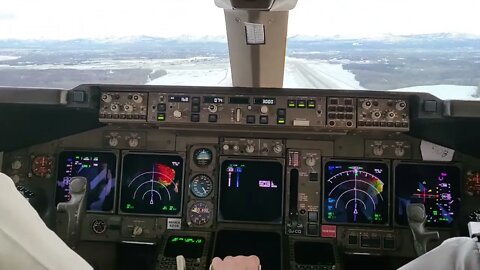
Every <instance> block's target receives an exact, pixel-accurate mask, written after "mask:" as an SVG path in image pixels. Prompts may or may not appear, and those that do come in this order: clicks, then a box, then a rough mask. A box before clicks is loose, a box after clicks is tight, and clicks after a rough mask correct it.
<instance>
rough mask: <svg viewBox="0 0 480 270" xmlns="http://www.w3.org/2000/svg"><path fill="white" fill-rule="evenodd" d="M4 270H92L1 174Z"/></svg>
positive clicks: (0, 236)
mask: <svg viewBox="0 0 480 270" xmlns="http://www.w3.org/2000/svg"><path fill="white" fill-rule="evenodd" d="M0 217H1V218H0V269H16V270H33V269H35V270H44V269H45V270H65V269H69V270H92V269H93V268H92V267H91V266H90V265H89V264H88V263H87V262H86V261H85V260H84V259H83V258H82V257H80V256H79V255H78V254H77V253H75V252H74V251H73V250H71V249H70V248H69V247H68V246H67V245H66V244H65V243H64V242H63V241H62V240H61V239H60V238H59V237H58V236H57V235H56V234H55V233H54V232H52V231H51V230H50V229H48V227H47V226H46V225H45V223H44V222H43V220H42V219H41V218H40V216H39V215H38V213H37V212H36V211H35V209H34V208H33V207H32V206H31V205H30V204H29V203H28V202H27V200H26V199H25V198H24V197H23V196H22V195H21V194H20V193H19V192H18V191H17V189H16V187H15V185H14V183H13V181H12V180H11V179H10V178H9V177H8V176H6V175H4V174H2V173H0Z"/></svg>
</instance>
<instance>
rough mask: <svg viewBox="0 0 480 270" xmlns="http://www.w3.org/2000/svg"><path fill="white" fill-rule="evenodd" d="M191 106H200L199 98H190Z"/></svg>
mask: <svg viewBox="0 0 480 270" xmlns="http://www.w3.org/2000/svg"><path fill="white" fill-rule="evenodd" d="M192 104H195V105H199V104H200V98H199V97H192Z"/></svg>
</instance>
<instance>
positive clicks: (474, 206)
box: [0, 0, 480, 270]
mask: <svg viewBox="0 0 480 270" xmlns="http://www.w3.org/2000/svg"><path fill="white" fill-rule="evenodd" d="M301 1H302V0H300V1H298V2H299V3H298V5H300V2H301ZM205 2H208V3H205V4H206V5H210V6H211V8H212V9H218V8H221V9H223V10H224V16H225V25H226V29H227V37H228V57H229V62H230V70H229V73H228V76H229V77H231V86H186V85H183V86H181V85H167V84H165V85H144V84H115V83H96V82H92V83H85V84H80V85H78V86H76V87H73V88H72V89H60V88H49V87H41V88H37V87H10V86H5V87H2V88H0V126H1V129H0V130H1V131H0V172H2V173H4V174H5V175H7V176H9V177H10V178H11V179H12V181H13V182H14V183H15V186H16V187H17V190H18V191H19V192H20V193H21V194H22V195H23V196H24V197H25V198H26V199H27V201H28V203H29V204H30V205H31V206H32V207H33V208H34V209H35V210H36V211H37V212H38V215H39V216H40V217H41V219H42V220H43V221H44V222H45V224H46V226H48V228H49V229H51V230H52V231H54V232H55V234H56V235H58V237H60V238H61V239H62V241H64V242H65V243H66V244H67V245H68V246H69V247H70V248H71V249H73V250H74V251H75V252H76V253H77V254H78V255H80V256H81V257H82V258H84V259H85V260H86V261H87V262H88V263H89V264H90V265H91V266H92V267H93V268H94V269H98V270H113V269H152V270H153V269H155V270H168V269H179V268H177V267H178V261H177V257H178V256H182V257H183V258H184V260H185V264H184V266H183V269H186V270H206V269H209V267H210V263H211V261H212V259H213V258H214V257H219V258H225V257H227V256H239V255H246V256H248V255H255V256H258V258H259V259H260V262H261V268H262V269H264V270H282V269H283V270H287V269H336V270H338V269H367V268H372V269H398V268H400V267H402V266H403V265H405V264H407V263H409V262H410V261H412V260H414V259H415V258H417V257H419V256H421V255H423V254H425V253H426V252H428V251H430V250H432V249H434V248H435V247H437V246H439V245H440V244H441V243H442V242H443V241H445V240H447V239H450V238H453V237H458V236H466V237H470V235H471V231H470V232H469V225H468V224H469V223H470V222H473V223H475V222H480V155H479V153H480V147H479V144H478V141H477V140H478V138H480V130H479V128H478V127H479V125H480V102H479V101H477V100H474V99H472V100H461V99H458V100H457V99H441V98H439V97H437V96H435V95H433V94H431V93H427V92H414V91H412V92H410V91H381V90H366V89H363V90H358V89H311V88H300V89H299V88H284V77H285V75H284V74H286V73H285V70H286V64H285V63H286V61H285V55H286V51H287V29H288V24H289V19H288V17H289V12H290V11H292V10H294V8H295V6H296V5H297V1H295V0H268V1H260V0H231V1H230V0H215V1H205ZM212 2H215V3H212ZM215 5H216V7H215ZM312 14H314V12H313V13H312ZM312 20H313V19H312ZM171 27H175V26H174V25H172V26H171ZM179 46H180V45H179ZM312 46H313V45H312ZM0 48H2V45H1V44H0ZM479 51H480V50H479ZM2 52H3V51H0V54H1V53H2ZM79 53H82V51H80V52H79ZM478 55H480V54H477V56H476V57H477V58H478V57H479V56H478ZM0 60H1V57H0ZM1 63H2V61H0V64H1ZM477 63H478V62H477ZM192 65H195V64H194V63H193V64H192ZM477 65H478V64H477ZM364 67H365V68H368V67H367V65H364ZM2 68H3V67H1V65H0V73H1V69H2ZM299 68H305V66H301V65H299ZM302 72H304V73H305V74H306V75H305V76H306V77H308V76H310V75H311V74H310V73H308V72H309V71H308V69H306V70H304V71H302ZM152 74H153V71H152ZM309 74H310V75H309ZM325 77H328V75H325ZM0 78H2V77H1V76H0ZM376 79H377V80H382V78H380V77H379V78H376ZM477 83H480V81H478V78H477ZM0 84H1V81H0ZM479 87H480V86H479ZM0 193H1V191H0ZM477 233H479V232H477ZM0 245H1V243H0ZM59 256H60V255H59ZM479 256H480V255H479ZM0 260H1V254H0ZM219 270H221V269H219Z"/></svg>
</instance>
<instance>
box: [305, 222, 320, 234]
mask: <svg viewBox="0 0 480 270" xmlns="http://www.w3.org/2000/svg"><path fill="white" fill-rule="evenodd" d="M307 234H309V235H318V225H317V224H308V227H307Z"/></svg>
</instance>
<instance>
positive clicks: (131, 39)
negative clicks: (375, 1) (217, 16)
mask: <svg viewBox="0 0 480 270" xmlns="http://www.w3.org/2000/svg"><path fill="white" fill-rule="evenodd" d="M409 39H410V40H411V39H437V40H438V39H475V40H477V39H480V35H472V34H464V33H433V34H419V35H392V34H385V35H382V36H376V37H347V36H321V35H295V36H290V37H288V40H289V41H322V40H338V41H346V40H356V41H358V40H363V41H405V40H409ZM0 42H1V43H8V42H10V43H17V44H19V43H40V42H41V43H139V42H179V43H181V42H186V43H188V42H193V43H197V42H220V43H225V42H227V37H226V36H209V35H207V36H193V35H181V36H178V37H154V36H144V35H142V36H120V37H104V38H78V39H67V40H61V39H11V38H9V39H0Z"/></svg>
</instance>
